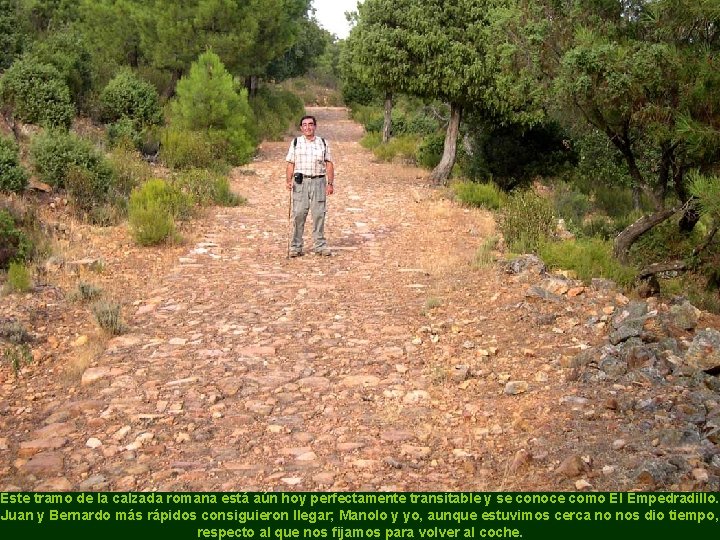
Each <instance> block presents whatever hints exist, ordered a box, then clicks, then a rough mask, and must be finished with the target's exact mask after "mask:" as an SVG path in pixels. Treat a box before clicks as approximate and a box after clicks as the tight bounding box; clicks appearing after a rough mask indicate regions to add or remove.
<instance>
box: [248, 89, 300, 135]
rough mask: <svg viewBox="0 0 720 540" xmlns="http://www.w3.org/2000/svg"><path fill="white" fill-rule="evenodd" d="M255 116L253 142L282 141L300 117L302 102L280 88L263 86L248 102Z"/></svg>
mask: <svg viewBox="0 0 720 540" xmlns="http://www.w3.org/2000/svg"><path fill="white" fill-rule="evenodd" d="M250 105H251V107H252V110H253V114H254V116H255V125H254V127H253V129H252V131H253V134H254V136H255V140H257V141H261V140H265V139H267V140H272V141H279V140H282V138H283V136H284V135H285V134H286V133H287V131H288V127H289V126H290V125H291V124H292V123H293V121H294V120H296V119H298V118H299V117H300V116H302V114H303V111H304V107H303V102H302V100H301V99H300V98H299V97H297V96H296V95H295V94H293V93H292V92H289V91H287V90H284V89H282V88H281V87H268V86H264V87H262V88H260V90H258V93H257V95H256V96H255V97H254V98H253V99H252V101H250Z"/></svg>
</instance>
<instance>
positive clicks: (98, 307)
mask: <svg viewBox="0 0 720 540" xmlns="http://www.w3.org/2000/svg"><path fill="white" fill-rule="evenodd" d="M92 312H93V315H94V316H95V321H96V322H97V323H98V326H99V327H100V328H102V329H103V330H105V332H107V333H108V334H110V335H111V336H119V335H120V334H123V333H124V332H125V330H126V326H125V323H123V320H122V313H121V311H120V304H118V303H116V302H108V301H104V300H101V301H99V302H96V303H95V304H93V306H92Z"/></svg>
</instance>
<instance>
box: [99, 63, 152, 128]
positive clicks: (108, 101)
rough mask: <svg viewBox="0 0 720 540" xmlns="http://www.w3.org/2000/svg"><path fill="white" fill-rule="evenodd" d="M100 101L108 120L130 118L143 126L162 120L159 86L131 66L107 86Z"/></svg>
mask: <svg viewBox="0 0 720 540" xmlns="http://www.w3.org/2000/svg"><path fill="white" fill-rule="evenodd" d="M100 104H101V107H102V118H103V120H104V121H105V122H117V121H119V120H122V119H127V120H130V121H131V122H132V124H133V126H134V127H135V129H136V130H140V129H142V128H143V127H144V126H148V125H154V124H160V123H161V122H162V121H163V114H162V109H161V108H160V98H159V96H158V93H157V90H155V87H154V86H152V85H151V84H150V83H148V82H145V81H143V80H142V79H140V78H139V77H138V76H137V75H135V74H134V73H133V72H132V71H130V70H123V71H121V72H120V73H118V74H117V75H116V76H115V77H114V78H113V79H112V80H111V81H110V82H109V83H108V84H107V86H105V88H104V89H103V91H102V92H101V93H100Z"/></svg>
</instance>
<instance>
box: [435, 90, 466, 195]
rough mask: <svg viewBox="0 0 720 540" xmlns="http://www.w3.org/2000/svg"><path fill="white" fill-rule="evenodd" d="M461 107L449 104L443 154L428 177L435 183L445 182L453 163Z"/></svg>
mask: <svg viewBox="0 0 720 540" xmlns="http://www.w3.org/2000/svg"><path fill="white" fill-rule="evenodd" d="M461 117H462V107H461V106H460V105H457V104H455V103H451V104H450V123H449V124H448V127H447V131H446V132H445V146H444V148H443V155H442V158H441V159H440V163H438V165H437V167H435V169H433V172H431V173H430V179H431V180H432V181H433V182H434V183H436V184H443V185H444V184H447V180H448V178H450V172H451V171H452V168H453V165H455V153H456V150H457V138H458V133H459V132H460V118H461Z"/></svg>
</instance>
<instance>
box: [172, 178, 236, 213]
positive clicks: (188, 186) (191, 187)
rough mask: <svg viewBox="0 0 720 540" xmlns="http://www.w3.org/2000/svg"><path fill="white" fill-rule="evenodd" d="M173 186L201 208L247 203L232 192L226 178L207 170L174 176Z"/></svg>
mask: <svg viewBox="0 0 720 540" xmlns="http://www.w3.org/2000/svg"><path fill="white" fill-rule="evenodd" d="M173 184H174V185H175V186H177V187H178V188H180V189H181V190H182V191H183V192H184V193H187V194H188V195H190V197H191V198H192V200H193V201H194V202H195V203H197V204H199V205H201V206H209V205H212V204H215V205H218V206H239V205H241V204H245V203H246V202H247V201H246V199H244V198H243V197H241V196H240V195H237V194H235V193H233V192H232V190H231V189H230V182H229V181H228V179H227V176H225V175H224V174H218V173H215V172H213V171H208V170H207V169H190V170H187V171H183V172H181V173H179V174H178V175H176V176H175V178H174V179H173Z"/></svg>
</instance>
